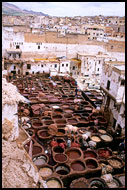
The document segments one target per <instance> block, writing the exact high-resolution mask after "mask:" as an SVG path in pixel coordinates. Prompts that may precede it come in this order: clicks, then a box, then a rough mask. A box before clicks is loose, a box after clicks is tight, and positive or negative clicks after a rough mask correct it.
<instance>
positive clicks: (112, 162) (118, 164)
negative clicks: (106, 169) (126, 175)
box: [108, 157, 123, 169]
mask: <svg viewBox="0 0 127 190" xmlns="http://www.w3.org/2000/svg"><path fill="white" fill-rule="evenodd" d="M108 163H109V164H110V165H111V166H112V167H113V168H114V169H121V168H122V167H123V163H122V160H121V159H119V158H117V157H112V158H109V159H108Z"/></svg>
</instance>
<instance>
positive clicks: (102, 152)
mask: <svg viewBox="0 0 127 190" xmlns="http://www.w3.org/2000/svg"><path fill="white" fill-rule="evenodd" d="M98 155H99V156H100V157H102V158H108V157H109V156H111V155H112V152H111V151H110V150H108V149H107V148H102V149H99V150H98Z"/></svg>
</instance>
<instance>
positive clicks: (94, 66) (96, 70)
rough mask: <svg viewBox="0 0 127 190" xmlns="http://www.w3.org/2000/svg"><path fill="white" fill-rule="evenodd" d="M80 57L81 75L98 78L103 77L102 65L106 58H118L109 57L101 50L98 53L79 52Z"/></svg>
mask: <svg viewBox="0 0 127 190" xmlns="http://www.w3.org/2000/svg"><path fill="white" fill-rule="evenodd" d="M78 59H80V60H81V76H83V77H95V78H98V79H100V78H101V73H102V65H103V63H104V62H105V60H107V61H108V60H110V61H114V60H116V58H113V57H109V56H108V55H105V54H103V53H101V52H98V54H93V53H92V54H85V53H78Z"/></svg>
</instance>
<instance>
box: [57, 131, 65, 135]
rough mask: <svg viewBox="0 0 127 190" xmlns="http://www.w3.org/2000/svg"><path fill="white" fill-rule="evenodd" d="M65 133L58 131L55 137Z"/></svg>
mask: <svg viewBox="0 0 127 190" xmlns="http://www.w3.org/2000/svg"><path fill="white" fill-rule="evenodd" d="M64 134H65V133H64V132H61V131H58V133H57V135H61V136H62V135H64Z"/></svg>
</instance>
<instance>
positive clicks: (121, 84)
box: [101, 61, 125, 133]
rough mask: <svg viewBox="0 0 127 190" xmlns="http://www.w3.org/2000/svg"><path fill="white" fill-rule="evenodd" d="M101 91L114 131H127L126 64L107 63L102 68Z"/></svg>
mask: <svg viewBox="0 0 127 190" xmlns="http://www.w3.org/2000/svg"><path fill="white" fill-rule="evenodd" d="M101 89H102V90H103V91H104V93H105V96H104V100H103V106H104V110H105V111H106V110H107V111H109V113H110V117H109V122H110V123H111V125H112V128H113V130H117V129H122V133H124V130H125V63H124V62H116V61H115V62H106V63H105V64H103V67H102V77H101Z"/></svg>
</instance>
